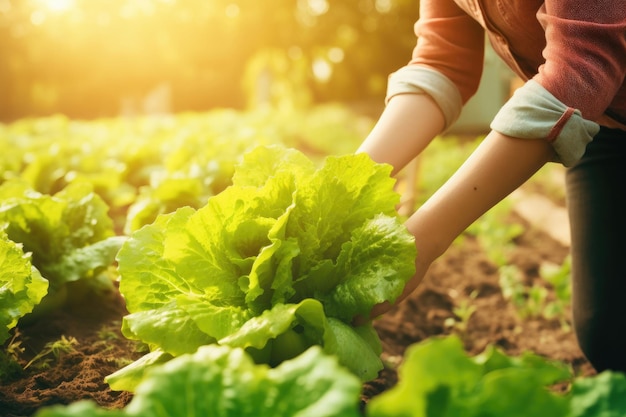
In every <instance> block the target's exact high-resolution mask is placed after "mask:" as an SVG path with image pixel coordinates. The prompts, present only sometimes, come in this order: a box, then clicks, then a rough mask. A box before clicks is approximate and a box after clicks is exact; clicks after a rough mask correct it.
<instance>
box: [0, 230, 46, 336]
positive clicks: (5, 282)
mask: <svg viewBox="0 0 626 417" xmlns="http://www.w3.org/2000/svg"><path fill="white" fill-rule="evenodd" d="M47 292H48V281H47V280H46V279H44V278H43V277H42V276H41V274H40V273H39V271H38V270H37V268H34V267H33V266H32V265H31V261H30V255H29V254H25V253H24V251H23V250H22V247H21V245H20V244H17V243H15V242H13V241H11V240H9V238H8V237H7V235H6V233H5V232H4V230H3V229H2V228H1V227H0V343H2V342H4V341H5V340H7V339H8V337H9V332H8V331H9V330H11V329H12V328H14V327H15V326H16V325H17V322H18V320H19V319H20V318H22V317H23V316H25V315H26V314H28V313H30V312H31V311H32V310H33V308H34V307H35V306H36V305H37V304H39V302H40V301H41V299H42V298H43V297H44V296H45V295H46V294H47Z"/></svg>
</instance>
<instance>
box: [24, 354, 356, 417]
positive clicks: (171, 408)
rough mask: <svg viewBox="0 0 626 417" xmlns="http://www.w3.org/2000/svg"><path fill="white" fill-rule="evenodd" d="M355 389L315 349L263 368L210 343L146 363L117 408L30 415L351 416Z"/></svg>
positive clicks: (85, 404) (77, 406)
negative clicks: (134, 387) (123, 405)
mask: <svg viewBox="0 0 626 417" xmlns="http://www.w3.org/2000/svg"><path fill="white" fill-rule="evenodd" d="M360 391H361V382H360V381H359V379H358V378H357V377H356V376H354V375H353V374H352V373H350V372H349V371H347V370H346V369H345V368H344V367H342V366H340V365H339V364H338V363H337V360H336V358H334V357H332V356H329V355H326V354H324V352H323V351H322V350H321V349H320V348H319V347H317V346H314V347H311V348H309V349H308V350H307V351H306V352H304V353H303V354H302V355H300V356H298V357H297V358H295V359H293V360H289V361H285V362H283V363H282V364H281V365H279V366H277V367H275V368H270V367H269V366H267V365H257V364H255V363H254V362H253V361H252V359H251V358H250V356H249V355H248V354H246V353H245V351H244V350H243V349H240V348H229V347H226V346H217V345H209V346H202V347H200V348H199V349H198V351H197V352H196V353H193V354H186V355H181V356H179V357H177V358H174V359H172V360H171V361H169V362H167V363H166V364H162V365H160V366H158V367H154V368H152V369H151V370H150V371H149V372H148V373H147V375H146V376H145V378H144V379H143V380H142V381H141V383H140V384H139V386H138V387H137V390H136V392H135V395H134V396H133V399H132V400H131V402H130V403H129V404H128V405H127V406H126V408H124V409H122V410H106V409H103V408H99V407H98V406H97V405H96V404H95V403H94V402H92V401H87V400H83V401H78V402H75V403H73V404H71V405H70V406H53V407H48V408H44V409H42V410H40V411H39V412H38V413H37V414H36V417H71V416H76V417H78V416H80V417H107V416H108V417H132V416H141V417H153V416H154V417H157V416H214V417H266V416H267V417H275V416H290V417H357V416H360V415H361V413H360V412H359V410H358V402H359V394H360Z"/></svg>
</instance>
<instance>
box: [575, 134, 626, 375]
mask: <svg viewBox="0 0 626 417" xmlns="http://www.w3.org/2000/svg"><path fill="white" fill-rule="evenodd" d="M566 183H567V205H568V210H569V217H570V225H571V237H572V247H571V251H572V291H573V296H572V308H573V319H574V328H575V330H576V336H577V338H578V342H579V345H580V347H581V349H582V351H583V352H584V354H585V355H586V356H587V358H588V359H589V361H590V362H591V364H592V365H593V366H594V368H595V369H596V370H597V371H598V372H601V371H603V370H607V369H610V370H616V371H622V372H626V131H622V130H617V129H607V128H602V129H601V130H600V132H599V133H598V135H597V136H596V137H595V138H594V140H593V141H592V142H591V143H590V144H589V145H588V147H587V150H586V152H585V155H584V156H583V158H582V159H581V160H580V161H579V162H578V163H577V164H576V165H575V166H573V167H571V168H569V169H568V170H567V175H566Z"/></svg>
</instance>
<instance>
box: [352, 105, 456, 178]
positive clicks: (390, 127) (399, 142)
mask: <svg viewBox="0 0 626 417" xmlns="http://www.w3.org/2000/svg"><path fill="white" fill-rule="evenodd" d="M444 123H445V121H444V116H443V113H442V112H441V110H440V109H439V107H438V106H437V104H436V103H435V102H434V101H433V99H432V98H430V96H428V95H427V94H399V95H397V96H394V97H393V98H392V99H391V100H389V103H388V104H387V106H386V107H385V110H384V111H383V114H382V115H381V117H380V118H379V120H378V122H377V123H376V125H375V126H374V129H372V131H371V133H370V134H369V135H368V137H367V138H366V139H365V141H364V142H363V143H362V144H361V146H360V147H359V149H358V150H357V152H365V153H367V154H368V155H369V156H370V157H371V158H372V159H373V160H374V161H376V162H380V163H387V164H390V165H392V166H393V168H394V169H393V174H396V173H397V172H398V171H400V170H401V169H402V168H403V167H404V166H405V165H406V164H407V163H408V162H409V161H411V160H412V159H413V158H415V157H416V156H417V155H418V154H419V153H420V152H421V151H422V150H423V149H424V148H425V147H426V146H427V145H428V144H429V143H430V141H431V140H432V139H433V138H434V137H435V136H437V135H438V134H439V133H440V132H441V131H442V130H443V128H444Z"/></svg>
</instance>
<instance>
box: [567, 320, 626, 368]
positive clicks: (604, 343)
mask: <svg viewBox="0 0 626 417" xmlns="http://www.w3.org/2000/svg"><path fill="white" fill-rule="evenodd" d="M616 319H617V318H616V317H613V319H612V320H605V319H602V318H600V317H590V318H586V319H583V318H580V317H578V318H576V317H575V319H574V329H575V332H576V338H577V340H578V345H579V346H580V349H581V351H582V352H583V354H584V355H585V357H586V358H587V360H588V361H589V362H590V363H591V365H592V366H593V368H594V369H595V370H596V371H597V372H602V371H606V370H611V371H618V372H626V328H622V327H625V326H624V325H622V326H621V327H620V326H616V325H615V320H616ZM625 324H626V323H625Z"/></svg>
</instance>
